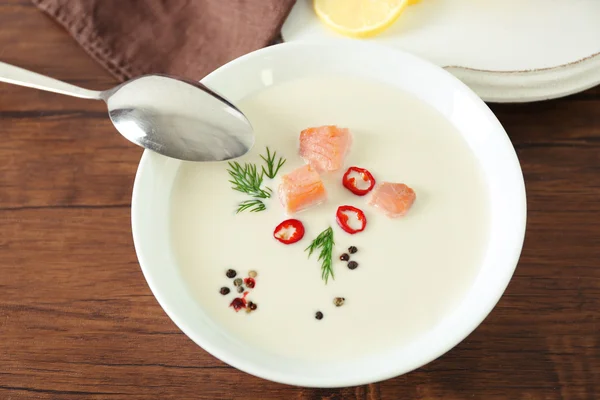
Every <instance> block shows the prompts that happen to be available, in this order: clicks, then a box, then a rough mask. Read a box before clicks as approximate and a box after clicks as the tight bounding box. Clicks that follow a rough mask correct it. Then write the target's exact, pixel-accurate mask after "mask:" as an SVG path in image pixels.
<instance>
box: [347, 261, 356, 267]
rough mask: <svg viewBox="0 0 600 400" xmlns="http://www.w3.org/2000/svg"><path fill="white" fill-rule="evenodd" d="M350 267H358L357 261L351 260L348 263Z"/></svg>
mask: <svg viewBox="0 0 600 400" xmlns="http://www.w3.org/2000/svg"><path fill="white" fill-rule="evenodd" d="M348 268H350V269H356V268H358V263H357V262H356V261H350V262H349V263H348Z"/></svg>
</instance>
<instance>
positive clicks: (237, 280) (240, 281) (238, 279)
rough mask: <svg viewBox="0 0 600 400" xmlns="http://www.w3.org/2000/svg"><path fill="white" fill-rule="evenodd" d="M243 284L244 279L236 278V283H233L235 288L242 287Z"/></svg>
mask: <svg viewBox="0 0 600 400" xmlns="http://www.w3.org/2000/svg"><path fill="white" fill-rule="evenodd" d="M242 283H243V281H242V278H236V279H234V281H233V284H234V285H235V286H241V285H242Z"/></svg>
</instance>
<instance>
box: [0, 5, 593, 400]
mask: <svg viewBox="0 0 600 400" xmlns="http://www.w3.org/2000/svg"><path fill="white" fill-rule="evenodd" d="M0 60H2V61H5V62H8V63H13V64H17V65H20V66H22V67H25V68H29V69H32V70H35V71H38V72H41V73H44V74H48V75H51V76H54V77H56V78H59V79H63V80H66V81H69V82H71V83H74V84H78V85H82V86H85V87H89V88H92V89H103V88H107V87H110V86H111V85H113V84H114V83H115V82H114V80H113V79H112V78H111V77H110V76H109V75H108V74H107V73H106V72H105V71H104V70H102V69H101V68H100V67H99V66H98V65H96V64H95V63H94V62H93V61H92V60H91V59H90V58H89V57H88V56H87V55H86V54H85V53H84V52H83V51H82V50H81V49H80V48H79V47H77V45H76V44H75V42H74V41H73V40H72V39H71V38H70V37H69V36H68V35H67V34H66V33H65V32H63V31H62V30H61V29H60V28H59V27H58V26H57V25H56V24H54V23H53V22H52V21H50V20H49V19H47V18H46V17H45V16H44V15H42V14H41V13H40V12H38V11H37V10H36V9H35V8H34V7H33V6H32V5H31V4H30V3H29V2H28V1H27V0H0ZM492 109H493V110H494V112H496V114H497V115H498V117H499V119H500V121H501V122H502V123H503V124H504V126H505V127H506V130H507V131H508V133H509V135H510V136H511V138H512V140H513V142H514V144H515V147H516V149H517V152H518V155H519V157H520V160H521V163H522V166H523V171H524V174H525V179H526V185H527V193H528V207H529V220H528V229H527V237H526V240H525V246H524V249H523V255H522V258H521V262H520V263H519V266H518V268H517V271H516V274H515V276H514V278H513V280H512V282H511V284H510V286H509V287H508V289H507V291H506V293H505V295H504V296H503V297H502V299H501V301H500V303H499V304H498V306H497V307H496V308H495V309H494V311H493V312H492V313H491V314H490V315H489V317H488V318H487V319H486V320H485V322H484V323H483V324H482V325H481V326H480V327H479V328H477V330H476V331H475V332H474V333H473V334H471V335H470V336H469V337H468V338H467V339H466V340H465V341H463V342H462V343H461V344H459V345H458V346H457V347H456V348H455V349H453V350H451V351H450V352H449V353H447V354H446V355H444V356H443V357H441V358H440V359H438V360H436V361H434V362H432V363H430V364H429V365H427V366H425V367H423V368H420V369H419V370H417V371H414V372H412V373H409V374H407V375H405V376H401V377H398V378H395V379H391V380H388V381H385V382H381V383H377V384H373V385H368V386H364V387H356V388H346V389H335V390H326V389H323V390H321V389H305V388H297V387H291V386H285V385H280V384H275V383H271V382H268V381H264V380H262V379H259V378H255V377H253V376H250V375H247V374H245V373H242V372H239V371H237V370H236V369H234V368H231V367H229V366H227V365H225V364H224V363H222V362H220V361H219V360H217V359H215V358H213V357H212V356H211V355H209V354H208V353H206V352H205V351H204V350H202V349H201V348H199V347H197V346H196V345H195V344H193V343H192V342H191V341H190V340H189V339H188V338H187V337H186V336H185V335H183V334H182V333H181V332H180V331H179V330H178V329H177V327H175V325H174V324H173V323H172V322H171V321H170V320H169V318H168V317H167V316H166V315H165V313H164V312H163V311H162V309H161V308H160V306H159V305H158V303H157V302H156V300H155V299H154V297H153V296H152V294H151V292H150V290H149V289H148V286H147V285H146V282H145V280H144V278H143V276H142V273H141V271H140V268H139V266H138V264H137V260H136V256H135V253H134V249H133V245H132V239H131V231H130V221H129V217H130V211H129V206H130V195H131V189H132V183H133V178H134V174H135V170H136V166H137V162H138V159H139V157H140V155H141V150H140V149H138V148H137V147H135V146H133V145H130V144H129V143H128V142H127V141H125V140H124V139H122V138H121V137H120V136H119V135H118V134H116V133H115V131H114V130H113V128H112V126H111V124H110V122H109V120H108V119H107V118H106V114H105V109H104V105H103V104H101V103H99V102H93V101H83V100H77V99H72V98H69V97H62V96H59V95H53V94H49V93H43V92H40V91H35V90H29V89H24V88H19V87H16V86H9V85H4V84H0V399H78V400H79V399H83V400H86V399H178V400H180V399H295V398H298V399H330V400H333V399H361V400H367V399H368V400H381V399H386V400H395V399H427V400H429V399H445V400H454V399H547V400H554V399H598V398H600V88H595V89H592V90H589V91H587V92H585V93H580V94H577V95H574V96H571V97H569V98H566V99H560V100H555V101H549V102H544V103H538V104H525V105H493V106H492Z"/></svg>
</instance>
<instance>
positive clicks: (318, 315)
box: [315, 311, 323, 320]
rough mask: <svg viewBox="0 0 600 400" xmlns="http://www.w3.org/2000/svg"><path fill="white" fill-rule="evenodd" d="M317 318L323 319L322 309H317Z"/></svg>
mask: <svg viewBox="0 0 600 400" xmlns="http://www.w3.org/2000/svg"><path fill="white" fill-rule="evenodd" d="M315 318H316V319H319V320H320V319H323V313H322V312H321V311H317V313H316V314H315Z"/></svg>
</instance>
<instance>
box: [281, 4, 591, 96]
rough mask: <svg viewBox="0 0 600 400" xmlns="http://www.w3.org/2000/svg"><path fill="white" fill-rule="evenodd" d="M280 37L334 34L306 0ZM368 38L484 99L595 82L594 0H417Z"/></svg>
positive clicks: (560, 92)
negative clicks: (435, 68)
mask: <svg viewBox="0 0 600 400" xmlns="http://www.w3.org/2000/svg"><path fill="white" fill-rule="evenodd" d="M282 36H283V38H284V40H285V41H288V42H291V41H307V40H308V41H323V40H326V39H334V38H340V36H339V35H337V34H336V33H334V32H332V31H330V30H329V29H328V28H327V27H326V26H325V25H323V24H322V23H321V22H320V21H319V20H318V18H317V17H316V15H315V13H314V12H313V10H312V0H298V2H297V3H296V5H295V6H294V9H293V10H292V12H291V14H290V16H289V17H288V19H287V21H286V22H285V24H284V26H283V29H282ZM348 40H350V39H348ZM368 40H369V41H373V42H376V43H381V44H384V45H386V46H390V47H392V48H397V49H401V50H405V51H408V52H411V53H413V54H416V55H418V56H421V57H423V58H425V59H428V60H429V61H432V62H434V63H435V64H437V65H439V66H442V67H445V68H447V69H448V70H449V71H450V72H452V73H453V74H454V75H455V76H457V77H458V78H459V79H461V80H462V81H463V82H465V83H466V84H467V85H469V86H470V87H471V88H472V89H473V90H474V91H475V92H476V93H477V94H479V95H480V96H481V97H482V98H483V99H484V100H486V101H493V102H527V101H536V100H544V99H550V98H556V97H561V96H565V95H568V94H571V93H575V92H579V91H582V90H585V89H588V88H590V87H593V86H595V85H597V84H599V83H600V1H598V0H575V1H559V0H526V1H523V0H479V1H473V0H422V1H421V2H420V3H419V4H417V5H414V6H411V7H409V8H408V9H407V10H406V11H405V13H404V14H403V15H402V16H401V17H400V19H399V20H398V21H397V22H396V23H395V24H394V25H393V26H392V27H391V28H390V29H389V30H388V31H386V32H384V33H383V34H381V35H380V36H377V37H375V38H373V39H368Z"/></svg>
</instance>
